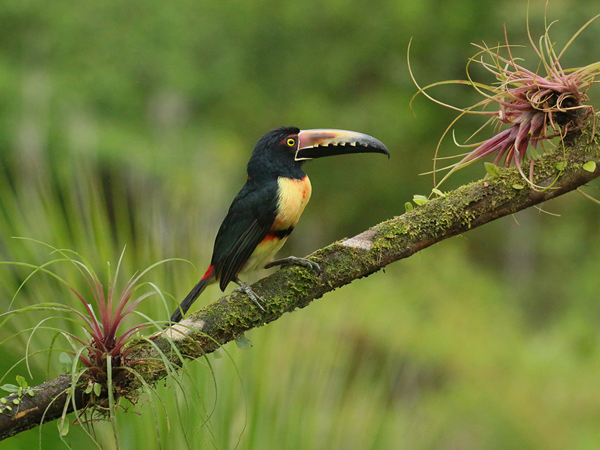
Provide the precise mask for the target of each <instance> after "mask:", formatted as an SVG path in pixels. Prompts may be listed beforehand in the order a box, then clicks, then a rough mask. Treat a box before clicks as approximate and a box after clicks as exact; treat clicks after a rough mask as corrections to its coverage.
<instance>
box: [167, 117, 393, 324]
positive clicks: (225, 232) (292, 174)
mask: <svg viewBox="0 0 600 450" xmlns="http://www.w3.org/2000/svg"><path fill="white" fill-rule="evenodd" d="M371 152H375V153H383V154H386V155H387V156H388V158H389V156H390V154H389V152H388V149H387V148H386V147H385V145H383V144H382V143H381V142H380V141H379V140H377V139H375V138H373V137H371V136H368V135H366V134H362V133H357V132H354V131H344V130H325V129H317V130H304V131H300V130H299V129H298V128H295V127H282V128H278V129H276V130H273V131H270V132H269V133H267V134H265V135H264V136H263V137H262V138H260V139H259V141H258V142H257V144H256V147H255V148H254V151H253V153H252V157H251V158H250V161H249V162H248V168H247V171H248V179H247V181H246V184H245V185H244V187H243V188H242V189H241V191H240V192H239V193H238V194H237V196H236V197H235V198H234V199H233V203H232V204H231V207H230V208H229V212H228V213H227V216H226V217H225V220H223V223H222V224H221V228H220V229H219V232H218V234H217V238H216V240H215V246H214V250H213V255H212V260H211V263H210V266H209V267H208V270H207V271H206V273H205V274H204V276H203V277H202V279H201V280H200V281H199V282H198V284H196V286H194V288H193V289H192V290H191V291H190V293H189V294H188V295H187V296H186V297H185V299H184V300H183V301H182V302H181V305H180V306H179V307H178V308H177V310H176V311H175V312H174V313H173V315H172V316H171V319H170V321H171V322H173V323H175V322H179V321H180V320H181V319H182V317H183V314H185V313H186V312H187V310H188V309H189V308H190V306H192V303H194V301H195V300H196V299H197V298H198V296H199V295H200V294H201V293H202V292H203V291H204V289H206V287H207V286H208V285H210V284H212V283H216V282H219V286H220V288H221V290H223V291H224V290H225V288H226V287H227V285H228V284H229V283H230V282H232V281H233V282H234V283H236V284H238V285H239V286H240V288H241V289H242V290H243V291H244V292H245V293H246V294H247V295H248V296H249V297H251V298H252V299H253V300H254V301H255V302H256V304H257V305H258V306H259V307H260V308H261V309H263V310H264V308H263V306H262V305H261V304H260V302H261V301H262V299H261V298H260V297H258V296H257V295H256V294H255V293H254V292H253V291H252V290H251V289H250V287H249V286H248V285H246V284H245V283H244V282H242V281H241V280H240V279H239V278H238V275H240V274H241V273H248V272H251V271H254V270H257V269H262V268H265V267H273V266H277V265H279V266H281V265H289V264H300V265H305V266H308V267H312V268H314V269H315V270H317V271H319V270H320V269H319V266H318V265H317V264H316V263H315V262H313V261H310V260H308V259H303V258H296V257H289V258H284V259H281V260H277V261H272V259H273V257H274V256H275V254H276V253H277V251H278V250H279V249H280V248H281V247H282V246H283V244H284V243H285V241H286V239H287V238H288V236H289V235H290V233H291V232H292V231H293V230H294V227H295V226H296V224H297V223H298V220H299V219H300V215H301V214H302V211H304V207H305V206H306V204H307V203H308V200H309V199H310V194H311V185H310V181H309V179H308V177H307V176H306V174H305V173H304V172H303V171H302V164H303V163H304V162H305V161H307V160H310V159H314V158H321V157H323V156H334V155H343V154H346V153H371Z"/></svg>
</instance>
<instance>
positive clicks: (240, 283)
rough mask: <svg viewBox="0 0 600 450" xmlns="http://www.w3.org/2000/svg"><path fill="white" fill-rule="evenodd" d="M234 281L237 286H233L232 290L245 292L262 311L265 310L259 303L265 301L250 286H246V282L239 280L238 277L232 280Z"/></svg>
mask: <svg viewBox="0 0 600 450" xmlns="http://www.w3.org/2000/svg"><path fill="white" fill-rule="evenodd" d="M233 281H234V282H235V283H237V285H238V286H239V287H238V288H235V289H234V291H241V292H243V293H244V294H246V295H247V296H248V297H250V298H251V299H252V300H253V301H254V303H256V304H257V306H258V307H259V308H260V309H262V310H263V311H264V312H266V310H265V308H264V307H263V305H261V303H265V301H264V300H263V299H262V298H260V296H258V295H256V293H255V292H254V291H253V290H252V288H251V287H250V286H248V285H247V284H246V283H244V282H243V281H242V280H240V279H239V278H238V279H236V280H233Z"/></svg>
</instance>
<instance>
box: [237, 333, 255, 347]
mask: <svg viewBox="0 0 600 450" xmlns="http://www.w3.org/2000/svg"><path fill="white" fill-rule="evenodd" d="M235 343H236V345H237V346H238V348H239V349H242V350H248V349H249V348H252V342H250V339H248V338H247V337H246V336H244V335H243V334H242V335H241V336H240V337H238V338H237V339H236V340H235Z"/></svg>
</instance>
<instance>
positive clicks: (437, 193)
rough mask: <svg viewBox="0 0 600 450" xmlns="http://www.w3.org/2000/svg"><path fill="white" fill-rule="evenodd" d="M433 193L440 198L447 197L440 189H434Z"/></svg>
mask: <svg viewBox="0 0 600 450" xmlns="http://www.w3.org/2000/svg"><path fill="white" fill-rule="evenodd" d="M431 192H433V193H434V194H435V195H437V196H438V197H445V196H446V194H444V193H443V192H442V191H440V190H439V189H436V188H433V189H432V190H431Z"/></svg>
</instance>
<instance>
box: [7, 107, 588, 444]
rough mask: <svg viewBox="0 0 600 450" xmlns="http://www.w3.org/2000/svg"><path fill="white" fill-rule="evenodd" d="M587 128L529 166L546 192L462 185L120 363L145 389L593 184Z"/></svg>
mask: <svg viewBox="0 0 600 450" xmlns="http://www.w3.org/2000/svg"><path fill="white" fill-rule="evenodd" d="M598 118H599V117H596V121H598ZM593 122H594V121H593V120H589V121H588V123H587V125H586V126H585V127H583V128H582V129H580V130H578V131H577V132H575V133H574V135H573V136H572V138H571V139H570V140H569V142H567V143H565V144H564V146H563V147H561V148H559V149H557V150H555V151H554V152H552V153H548V154H546V155H544V156H543V157H542V158H541V159H540V160H538V161H537V162H536V164H535V170H534V173H533V181H534V183H535V184H536V185H537V186H542V187H545V189H543V190H540V189H539V188H538V189H537V190H534V189H531V188H530V187H529V186H527V183H525V182H524V181H523V179H522V178H521V177H520V175H519V174H518V173H517V171H516V170H514V169H507V170H502V171H501V172H500V175H499V176H497V177H494V178H490V177H486V178H485V179H482V180H480V181H477V182H474V183H471V184H468V185H466V186H462V187H460V188H459V189H456V190H455V191H452V192H449V193H447V194H445V196H443V197H438V198H435V199H433V200H431V201H429V202H427V203H426V204H425V205H423V206H420V207H418V208H416V209H414V210H413V211H411V212H409V213H406V214H403V215H401V216H399V217H395V218H393V219H390V220H388V221H386V222H382V223H380V224H378V225H376V226H374V227H372V228H370V229H369V230H367V231H365V232H363V233H361V234H359V235H357V236H355V237H353V238H351V239H348V240H345V241H341V242H336V243H333V244H331V245H329V246H327V247H325V248H323V249H321V250H318V251H316V252H315V253H313V254H312V255H310V256H309V258H311V259H313V260H314V261H316V262H318V263H319V264H320V265H321V269H322V272H321V273H320V274H318V275H317V274H316V273H314V272H312V271H310V270H307V269H305V268H300V267H288V268H285V269H282V270H280V271H278V272H276V273H274V274H273V275H271V276H269V277H267V278H264V279H262V280H260V281H259V282H257V283H255V284H254V285H253V287H252V288H253V290H254V291H255V292H256V293H257V294H258V295H260V296H262V297H263V298H264V299H266V304H265V309H266V311H265V312H263V311H261V310H260V309H258V308H257V306H256V305H255V304H254V302H252V301H251V300H249V299H248V298H247V297H246V296H245V295H244V294H241V293H233V294H232V295H229V296H226V297H223V298H221V299H219V300H218V301H216V302H214V303H212V304H211V305H209V306H207V307H206V308H204V309H202V310H200V311H198V312H196V313H193V314H191V315H190V316H189V317H188V318H187V319H185V320H184V321H182V322H181V323H180V324H178V325H176V326H175V327H173V328H170V329H168V330H167V331H166V332H164V333H163V332H160V333H157V334H155V335H153V336H151V337H149V338H147V339H142V340H138V341H136V342H134V343H133V344H132V346H130V348H129V351H128V357H127V361H126V362H127V363H128V364H129V365H130V367H131V369H133V370H134V371H136V372H137V373H138V374H140V375H141V377H142V378H143V379H144V383H148V384H153V383H155V382H156V381H158V380H160V379H162V378H164V377H166V376H168V374H169V370H172V367H171V368H168V367H166V366H165V359H164V358H166V359H168V361H169V362H170V363H172V364H173V365H175V366H179V365H181V358H189V359H194V358H199V357H201V356H204V355H205V354H208V353H210V352H212V351H214V350H215V349H217V348H219V347H220V346H222V345H224V344H226V343H227V342H229V341H231V340H234V339H236V338H237V337H239V336H241V335H242V334H243V333H245V332H246V331H248V330H250V329H252V328H256V327H260V326H262V325H265V324H267V323H269V322H272V321H274V320H277V319H278V318H279V317H281V316H282V315H283V314H284V313H286V312H289V311H293V310H294V309H296V308H304V307H305V306H307V305H308V304H309V303H310V302H312V301H313V300H315V299H317V298H320V297H322V296H323V295H324V294H325V293H327V292H329V291H332V290H333V289H336V288H339V287H341V286H344V285H346V284H349V283H351V282H352V281H354V280H356V279H358V278H362V277H365V276H368V275H370V274H372V273H374V272H377V271H378V270H380V269H382V268H384V267H385V266H387V265H388V264H390V263H392V262H394V261H398V260H400V259H403V258H407V257H409V256H411V255H413V254H415V253H417V252H418V251H420V250H423V249H424V248H427V247H429V246H430V245H433V244H435V243H437V242H440V241H442V240H444V239H446V238H449V237H452V236H456V235H458V234H462V233H465V232H467V231H469V230H471V229H473V228H477V227H479V226H481V225H484V224H486V223H488V222H490V221H492V220H495V219H498V218H500V217H504V216H506V215H509V214H513V213H515V212H517V211H521V210H524V209H526V208H530V207H532V206H535V205H537V204H539V203H542V202H545V201H547V200H550V199H553V198H555V197H558V196H560V195H563V194H565V193H567V192H570V191H572V190H574V189H577V188H578V187H580V186H582V185H584V184H586V183H588V182H590V181H591V180H593V179H595V178H597V177H598V176H600V145H599V143H598V140H597V138H596V137H595V136H593V129H594V128H593ZM590 161H593V162H595V168H594V170H593V171H591V172H590V166H591V165H590V164H587V165H586V163H589V162H590ZM584 165H585V167H584ZM557 167H561V168H562V170H558V169H557ZM586 169H587V170H586ZM522 186H525V187H524V188H521V187H522ZM161 353H162V354H161ZM121 373H122V374H124V376H122V377H121V379H120V380H119V379H117V380H115V381H114V383H115V385H116V386H117V389H118V392H117V394H118V395H120V396H130V397H134V396H136V395H137V392H138V389H139V388H140V387H141V383H142V381H141V380H140V379H139V378H135V377H133V376H132V375H131V372H130V371H123V372H121ZM70 384H71V378H70V377H69V376H65V375H63V376H61V377H59V378H57V379H56V380H54V381H51V382H48V383H44V384H42V385H40V386H38V387H36V388H34V389H35V392H36V394H35V396H34V397H32V398H26V399H23V402H22V403H21V404H20V407H19V408H18V409H16V408H15V410H13V412H10V413H7V412H4V413H2V414H0V440H1V439H5V438H7V437H10V436H12V435H14V434H16V433H19V432H21V431H24V430H27V429H30V428H32V427H34V426H36V425H39V424H40V423H42V422H48V421H51V420H55V419H57V418H59V417H61V415H62V414H63V406H64V399H62V398H61V397H60V396H61V395H62V396H63V397H64V393H65V392H66V391H67V390H68V389H70V387H71V386H70ZM77 392H78V395H77V396H76V401H75V402H74V403H75V404H76V405H77V408H78V409H81V408H83V407H85V406H86V404H87V402H88V401H89V400H90V398H89V396H86V395H84V394H82V393H81V390H78V391H77ZM103 394H104V395H106V393H105V392H103ZM14 398H15V395H14V394H13V395H11V396H8V397H6V400H7V401H8V402H11V401H12V400H13V399H14ZM53 400H54V401H53ZM97 400H98V399H96V401H97ZM55 405H60V407H55ZM71 406H72V405H71ZM71 409H72V408H70V409H69V410H71ZM44 413H45V415H44V417H43V418H42V415H43V414H44Z"/></svg>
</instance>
